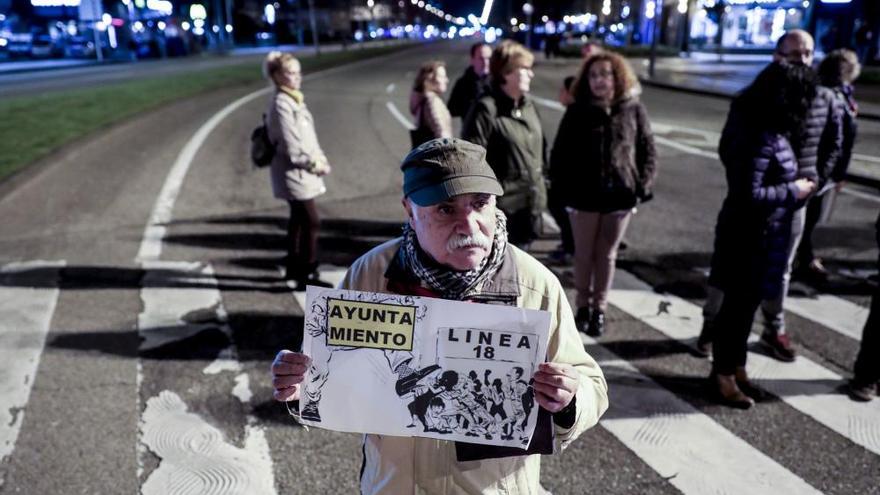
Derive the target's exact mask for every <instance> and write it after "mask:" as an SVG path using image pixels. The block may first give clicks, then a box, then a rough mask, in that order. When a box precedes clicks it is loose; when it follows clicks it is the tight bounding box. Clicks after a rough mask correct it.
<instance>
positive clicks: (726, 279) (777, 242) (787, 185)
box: [710, 64, 817, 409]
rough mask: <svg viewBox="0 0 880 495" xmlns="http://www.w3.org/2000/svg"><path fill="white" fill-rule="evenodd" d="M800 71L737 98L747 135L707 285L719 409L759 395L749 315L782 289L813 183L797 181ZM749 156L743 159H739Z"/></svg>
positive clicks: (805, 101) (806, 80)
mask: <svg viewBox="0 0 880 495" xmlns="http://www.w3.org/2000/svg"><path fill="white" fill-rule="evenodd" d="M816 87H817V84H816V80H815V77H814V75H813V74H812V71H811V70H810V69H809V68H808V67H805V66H799V65H789V64H773V65H771V66H770V67H768V68H767V69H765V70H764V71H763V72H761V74H760V75H759V76H758V78H757V79H756V80H755V82H754V83H753V84H752V85H751V86H750V87H749V88H748V89H747V90H746V91H745V92H744V94H743V95H742V96H743V100H744V101H745V102H748V103H749V104H750V105H751V108H755V109H758V108H760V109H761V111H760V112H753V113H751V114H750V115H749V116H748V118H747V123H748V124H750V126H751V127H752V128H753V129H754V130H755V132H754V134H752V135H751V136H750V137H749V138H748V140H746V141H742V142H741V145H742V146H743V147H744V148H746V150H745V151H746V153H744V154H743V159H741V160H737V161H736V162H735V163H731V164H729V165H728V166H727V170H726V171H727V182H728V193H727V197H726V198H725V200H724V204H723V206H722V210H721V213H720V214H719V215H718V225H717V227H716V249H721V251H720V252H716V253H715V257H716V258H718V259H717V260H716V261H717V262H718V266H720V267H724V268H725V269H724V270H723V271H720V272H718V273H713V275H714V276H715V277H716V280H715V282H716V283H717V284H718V287H720V289H721V290H722V291H723V292H724V298H723V302H722V304H721V309H720V310H719V312H718V316H717V319H716V322H715V340H714V347H713V355H714V361H713V363H712V374H711V376H710V381H711V385H712V386H713V387H714V389H715V391H716V392H717V395H718V398H719V399H720V400H721V402H722V403H724V404H726V405H729V406H732V407H738V408H743V409H747V408H749V407H751V406H752V405H753V404H754V399H755V398H760V397H761V396H762V393H761V392H760V391H759V390H758V389H756V388H755V387H753V386H752V385H751V384H750V383H749V381H748V375H747V374H746V369H745V365H746V354H747V351H746V343H747V340H748V336H749V333H750V332H751V328H752V322H753V320H754V317H755V310H757V309H758V306H759V305H760V304H761V301H762V300H765V299H772V298H775V297H777V296H778V295H779V293H780V292H781V291H782V290H783V287H784V285H785V284H784V280H783V279H784V277H785V272H786V269H787V261H788V254H789V253H788V245H789V239H790V237H791V229H792V216H793V215H794V212H795V210H796V209H797V208H798V207H799V205H800V204H802V203H803V200H805V199H806V198H807V197H808V196H809V195H810V194H811V193H812V192H813V190H814V189H815V187H816V183H815V182H814V181H812V180H810V179H807V178H804V177H799V167H798V157H797V154H796V152H795V149H796V147H797V146H798V144H799V142H798V141H799V140H801V139H805V136H804V135H803V133H802V132H801V129H802V128H803V126H804V122H805V121H806V120H807V118H808V117H809V109H810V105H811V102H812V101H813V99H814V98H815V94H816ZM746 156H750V157H751V158H745V157H746Z"/></svg>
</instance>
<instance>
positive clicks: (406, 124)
mask: <svg viewBox="0 0 880 495" xmlns="http://www.w3.org/2000/svg"><path fill="white" fill-rule="evenodd" d="M385 106H386V107H387V108H388V111H389V112H391V115H393V116H394V118H395V119H397V121H398V122H400V125H402V126H403V128H404V129H406V130H409V131H412V130H413V129H415V128H416V126H415V125H413V123H412V122H410V120H409V119H408V118H406V116H404V115H403V114H402V113H400V110H398V109H397V106H396V105H395V104H394V103H392V102H390V101H386V102H385Z"/></svg>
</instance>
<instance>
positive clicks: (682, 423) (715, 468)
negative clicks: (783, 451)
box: [581, 335, 820, 495]
mask: <svg viewBox="0 0 880 495" xmlns="http://www.w3.org/2000/svg"><path fill="white" fill-rule="evenodd" d="M581 339H582V340H583V341H584V343H585V344H587V345H590V344H594V343H595V341H594V340H593V339H591V338H589V337H587V336H586V335H581ZM590 352H591V354H592V356H593V357H594V358H595V359H596V360H597V361H598V362H599V364H600V365H601V366H602V371H603V372H604V373H605V378H606V379H607V380H608V383H609V386H608V393H609V400H610V403H611V408H610V409H609V410H608V412H607V413H605V416H604V417H603V419H602V420H601V421H600V422H599V424H600V425H601V426H602V427H603V428H605V429H606V430H608V431H609V432H611V434H612V435H614V436H615V437H617V439H618V440H620V442H621V443H623V444H624V445H625V446H626V447H627V448H628V449H630V450H631V451H633V452H634V453H635V454H636V455H637V456H638V457H639V458H640V459H642V460H643V461H645V463H646V464H647V465H648V466H650V467H651V468H652V469H653V470H654V471H656V472H657V473H658V474H659V475H660V476H662V477H663V478H665V479H666V480H667V481H669V483H671V484H672V485H673V486H675V487H676V488H678V489H679V490H681V491H682V493H684V494H686V495H690V494H693V495H698V494H704V493H730V494H735V493H749V494H767V495H775V494H777V493H820V492H819V491H817V490H816V489H815V488H813V487H812V486H810V485H809V484H808V483H807V482H806V481H804V480H803V479H802V478H800V477H799V476H797V475H795V474H794V473H792V472H791V471H789V470H787V469H786V468H785V467H783V466H781V465H780V464H779V463H777V462H776V461H775V460H773V459H772V458H770V457H768V456H767V455H766V454H764V453H763V452H761V451H760V450H758V449H756V448H754V447H752V446H751V445H750V444H748V443H747V442H746V441H745V440H743V439H741V438H739V437H737V436H736V435H734V434H733V433H731V432H730V431H729V430H727V429H726V428H724V427H723V426H721V425H719V424H718V423H717V422H715V421H714V420H713V419H712V418H710V417H709V416H706V415H705V414H703V413H701V412H700V411H698V410H697V409H695V408H694V407H693V406H691V405H690V404H688V403H687V402H685V401H683V400H681V399H679V398H678V397H676V396H675V394H673V393H672V392H670V391H668V390H666V389H665V388H663V387H661V386H660V385H658V384H657V383H655V382H654V381H653V380H651V379H650V378H649V377H647V376H645V375H643V374H642V373H640V372H639V371H638V370H637V369H636V368H635V367H634V366H632V365H631V364H629V363H627V362H626V361H624V360H622V359H621V358H619V357H617V356H616V355H615V354H613V353H612V352H611V351H609V350H607V349H605V348H604V347H600V346H593V347H591V349H590Z"/></svg>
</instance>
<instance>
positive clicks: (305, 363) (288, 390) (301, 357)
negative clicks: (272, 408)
mask: <svg viewBox="0 0 880 495" xmlns="http://www.w3.org/2000/svg"><path fill="white" fill-rule="evenodd" d="M311 362H312V360H311V358H309V357H308V356H306V355H305V354H301V353H299V352H292V351H288V350H283V351H281V352H279V353H278V355H277V356H275V360H274V361H272V387H273V388H274V389H275V392H274V393H273V394H272V395H273V396H274V397H275V400H277V401H281V402H286V401H291V400H299V394H300V388H301V387H300V383H302V381H303V375H304V374H305V372H306V370H307V369H308V367H309V364H311Z"/></svg>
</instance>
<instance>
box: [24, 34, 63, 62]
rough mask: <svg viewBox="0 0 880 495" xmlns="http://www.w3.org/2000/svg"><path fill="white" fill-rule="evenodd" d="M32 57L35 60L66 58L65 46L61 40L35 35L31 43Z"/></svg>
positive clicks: (49, 36)
mask: <svg viewBox="0 0 880 495" xmlns="http://www.w3.org/2000/svg"><path fill="white" fill-rule="evenodd" d="M30 55H31V57H33V58H59V57H63V56H64V44H63V42H62V41H60V40H59V39H55V38H52V36H51V35H48V34H37V35H34V37H33V41H32V42H31V53H30Z"/></svg>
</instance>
